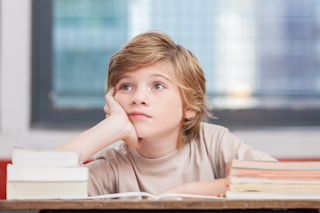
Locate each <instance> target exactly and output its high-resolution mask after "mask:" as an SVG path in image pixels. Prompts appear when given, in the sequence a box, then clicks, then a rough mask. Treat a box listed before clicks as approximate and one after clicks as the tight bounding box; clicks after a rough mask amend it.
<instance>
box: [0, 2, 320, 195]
mask: <svg viewBox="0 0 320 213" xmlns="http://www.w3.org/2000/svg"><path fill="white" fill-rule="evenodd" d="M0 8H1V9H0V16H1V20H0V21H1V23H0V39H1V40H0V44H1V46H0V181H1V182H0V198H4V196H5V193H4V189H5V177H6V170H5V169H6V164H7V163H8V162H10V159H11V152H12V149H13V147H14V146H19V147H23V148H28V149H46V150H51V149H54V148H56V147H58V146H59V145H61V144H63V143H65V142H66V141H68V140H70V139H71V138H73V137H75V136H76V135H78V134H80V133H81V132H82V131H84V130H85V129H88V128H90V127H92V126H93V125H94V124H96V123H98V122H99V121H101V120H102V119H104V112H103V110H102V108H103V106H104V104H105V100H104V95H105V93H104V86H105V80H106V73H107V66H108V60H109V58H110V56H111V55H112V54H114V53H115V52H116V51H118V50H119V49H120V48H121V47H122V46H123V45H124V44H125V43H126V42H128V41H129V40H130V39H131V38H133V37H134V36H136V35H138V34H140V33H142V32H145V31H147V30H161V31H164V32H166V33H168V34H169V35H170V36H171V37H172V38H173V40H174V41H175V42H176V43H178V44H181V45H183V46H184V47H186V48H187V49H189V50H190V51H191V52H193V53H194V54H195V55H196V56H197V58H198V59H199V60H200V62H201V64H202V66H203V70H204V72H205V75H206V79H207V92H208V96H209V97H208V102H209V103H210V104H211V105H212V107H213V108H214V111H213V112H214V115H215V116H216V117H218V119H217V120H210V122H211V123H215V124H219V125H223V126H225V127H227V128H229V129H230V131H231V132H232V133H233V134H235V135H236V136H238V137H240V138H241V139H243V140H244V142H245V143H247V144H250V145H252V146H253V148H254V149H258V150H261V151H264V152H267V153H268V154H270V155H271V156H273V157H275V158H277V159H280V160H320V151H319V150H320V1H318V0H268V1H264V0H241V1H239V0H24V1H11V0H1V5H0ZM106 131H108V130H106ZM117 144H118V143H116V144H114V146H117Z"/></svg>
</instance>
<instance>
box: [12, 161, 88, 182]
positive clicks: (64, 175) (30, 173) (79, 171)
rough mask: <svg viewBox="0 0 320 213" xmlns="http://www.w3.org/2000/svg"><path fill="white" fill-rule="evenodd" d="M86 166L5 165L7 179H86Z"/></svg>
mask: <svg viewBox="0 0 320 213" xmlns="http://www.w3.org/2000/svg"><path fill="white" fill-rule="evenodd" d="M88 179H89V169H88V168H87V167H61V168H56V167H53V168H50V167H47V168H35V167H21V166H14V165H12V164H8V165H7V180H9V181H87V180H88Z"/></svg>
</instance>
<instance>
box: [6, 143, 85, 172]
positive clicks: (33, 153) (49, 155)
mask: <svg viewBox="0 0 320 213" xmlns="http://www.w3.org/2000/svg"><path fill="white" fill-rule="evenodd" d="M12 165H15V166H26V167H78V166H81V158H80V152H78V151H76V150H61V151H44V150H29V149H23V148H19V147H14V149H13V152H12Z"/></svg>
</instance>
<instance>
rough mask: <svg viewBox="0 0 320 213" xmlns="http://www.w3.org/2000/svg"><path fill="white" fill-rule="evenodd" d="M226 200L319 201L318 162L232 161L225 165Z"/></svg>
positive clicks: (319, 170)
mask: <svg viewBox="0 0 320 213" xmlns="http://www.w3.org/2000/svg"><path fill="white" fill-rule="evenodd" d="M226 172H227V180H226V181H227V183H229V188H228V190H227V193H226V197H227V198H228V199H320V162H319V161H309V162H306V161H304V162H303V161H302V162H301V161H299V162H297V161H296V162H263V161H244V160H233V161H232V162H230V163H229V164H228V165H227V166H226Z"/></svg>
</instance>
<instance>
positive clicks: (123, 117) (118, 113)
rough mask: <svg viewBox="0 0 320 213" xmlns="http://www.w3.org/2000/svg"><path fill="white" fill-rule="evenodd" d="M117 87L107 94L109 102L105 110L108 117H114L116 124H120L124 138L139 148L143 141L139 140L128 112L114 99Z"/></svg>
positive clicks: (129, 144)
mask: <svg viewBox="0 0 320 213" xmlns="http://www.w3.org/2000/svg"><path fill="white" fill-rule="evenodd" d="M114 95H115V88H114V87H113V88H112V89H111V90H110V91H109V92H108V94H107V95H106V96H105V99H106V102H107V104H106V105H105V106H104V108H103V110H104V112H105V113H106V114H107V115H106V118H108V119H109V118H111V117H112V118H113V120H114V122H115V125H118V127H119V128H120V131H121V132H122V140H123V141H124V142H125V143H126V144H127V145H128V146H129V147H131V148H134V149H139V148H140V146H141V143H140V142H139V140H138V135H137V132H136V130H135V128H134V126H133V125H132V123H131V121H130V120H129V118H128V115H127V113H126V112H125V111H124V109H123V108H122V107H121V106H120V104H119V103H118V102H117V101H116V100H115V99H114Z"/></svg>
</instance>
